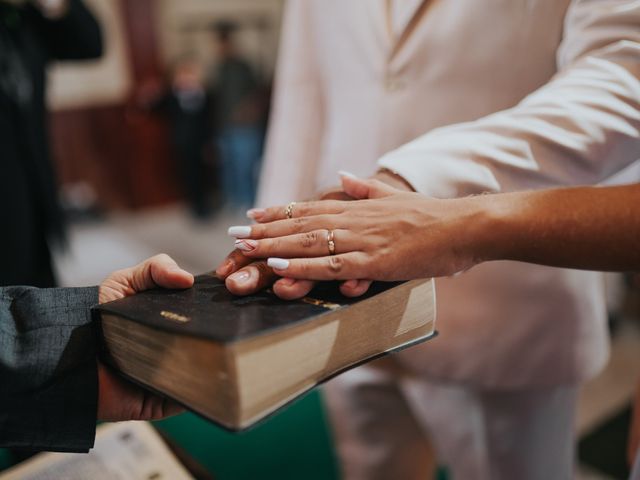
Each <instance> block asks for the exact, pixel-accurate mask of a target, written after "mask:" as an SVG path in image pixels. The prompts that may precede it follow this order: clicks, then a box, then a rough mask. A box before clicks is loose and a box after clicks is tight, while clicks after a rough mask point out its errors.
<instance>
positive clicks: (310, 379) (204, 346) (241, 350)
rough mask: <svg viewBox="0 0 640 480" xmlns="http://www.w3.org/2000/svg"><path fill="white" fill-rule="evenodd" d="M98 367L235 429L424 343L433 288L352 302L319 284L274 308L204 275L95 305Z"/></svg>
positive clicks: (375, 293) (264, 295)
mask: <svg viewBox="0 0 640 480" xmlns="http://www.w3.org/2000/svg"><path fill="white" fill-rule="evenodd" d="M94 310H95V312H96V314H97V315H98V316H99V317H100V318H101V324H102V333H103V338H104V343H105V350H106V356H105V360H106V361H107V362H108V363H110V364H111V365H112V366H113V367H115V368H116V369H117V370H119V371H120V372H122V373H123V374H124V375H125V376H127V377H129V378H130V379H132V380H134V381H135V382H137V383H139V384H141V385H142V386H144V387H147V388H149V389H151V390H153V391H156V392H158V393H161V394H163V395H166V396H167V397H170V398H172V399H174V400H176V401H177V402H179V403H181V404H183V405H184V406H185V407H187V408H188V409H190V410H192V411H194V412H196V413H198V414H200V415H202V416H204V417H206V418H208V419H210V420H212V421H214V422H216V423H218V424H220V425H222V426H223V427H225V428H227V429H230V430H242V429H245V428H247V427H249V426H251V425H253V424H254V423H256V422H257V421H259V420H261V419H263V418H265V417H266V416H268V415H270V414H272V413H274V412H275V411H277V410H278V409H279V408H281V407H283V406H284V405H286V404H287V403H289V402H291V401H292V400H294V399H296V398H297V397H299V396H301V395H302V394H304V393H305V392H307V391H308V390H310V389H311V388H313V387H314V386H316V385H318V384H319V383H321V382H323V381H325V380H327V379H329V378H331V377H332V376H334V375H336V374H338V373H340V372H342V371H344V370H346V369H348V368H351V367H353V366H356V365H358V364H361V363H363V362H366V361H368V360H371V359H373V358H376V357H378V356H380V355H382V354H384V353H387V352H391V351H395V350H399V349H402V348H406V347H408V346H411V345H413V344H416V343H419V342H422V341H424V340H426V339H428V338H430V337H432V336H433V335H434V325H435V295H434V285H433V280H430V279H425V280H412V281H409V282H403V283H382V282H380V283H374V284H373V285H372V287H371V289H370V291H369V292H368V293H367V294H366V295H363V296H362V297H359V298H355V299H351V298H347V297H344V296H342V295H341V294H340V293H339V290H338V288H337V284H335V283H330V282H327V283H321V284H319V286H318V287H317V288H315V289H314V290H313V291H312V292H311V294H310V295H309V296H308V297H305V298H303V299H301V300H296V301H284V300H280V299H279V298H277V297H276V296H275V295H274V294H273V293H272V292H270V291H263V292H260V293H256V294H254V295H250V296H246V297H237V296H234V295H232V294H231V293H230V292H229V291H228V290H227V289H226V287H225V285H224V282H222V281H220V280H218V279H217V278H215V277H214V276H211V275H201V276H198V277H196V281H195V284H194V286H193V287H192V288H189V289H186V290H161V289H157V290H148V291H146V292H142V293H140V294H137V295H133V296H130V297H126V298H123V299H120V300H116V301H113V302H109V303H105V304H102V305H99V306H97V307H95V309H94Z"/></svg>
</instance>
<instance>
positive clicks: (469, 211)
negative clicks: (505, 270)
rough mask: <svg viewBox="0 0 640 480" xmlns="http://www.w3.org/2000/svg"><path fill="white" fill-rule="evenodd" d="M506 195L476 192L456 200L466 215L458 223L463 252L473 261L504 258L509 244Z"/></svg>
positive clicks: (460, 245)
mask: <svg viewBox="0 0 640 480" xmlns="http://www.w3.org/2000/svg"><path fill="white" fill-rule="evenodd" d="M504 200H505V199H504V196H503V195H492V194H488V195H477V196H473V197H468V198H463V199H458V200H455V201H456V202H461V203H462V204H463V205H462V206H463V208H464V210H465V214H464V215H462V216H461V220H462V221H460V222H458V226H457V227H458V235H457V236H458V238H460V244H459V248H460V250H461V254H463V255H464V256H465V257H466V258H470V259H471V261H472V262H473V264H479V263H483V262H488V261H493V260H504V259H505V257H506V256H507V251H508V247H509V242H510V240H509V235H508V229H509V222H508V218H509V210H510V207H509V204H508V202H505V201H504Z"/></svg>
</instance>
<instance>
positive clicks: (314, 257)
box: [230, 176, 486, 280]
mask: <svg viewBox="0 0 640 480" xmlns="http://www.w3.org/2000/svg"><path fill="white" fill-rule="evenodd" d="M342 185H343V188H344V191H345V192H346V193H347V194H349V195H351V196H352V197H354V198H359V199H362V198H365V199H368V200H360V201H352V202H341V201H322V202H308V203H300V204H296V205H295V208H294V210H293V214H294V218H292V219H286V218H285V216H284V208H283V207H281V206H280V207H274V208H268V209H264V210H258V211H254V212H253V217H254V219H255V220H256V221H258V222H260V223H258V224H256V225H253V226H246V227H233V228H232V229H230V233H231V234H232V235H233V234H235V235H234V236H236V237H237V240H236V248H237V249H239V250H241V251H242V252H243V254H244V255H246V256H247V257H249V258H269V265H270V266H271V267H272V268H273V269H274V271H275V273H277V274H278V275H281V276H283V277H287V278H294V279H309V280H333V279H337V280H347V279H352V278H362V279H368V280H408V279H412V278H421V277H431V276H442V275H451V274H454V273H456V272H459V271H461V270H466V269H468V268H470V267H472V266H473V265H475V264H476V263H478V262H479V261H481V260H482V259H483V258H482V255H481V253H482V252H481V247H482V245H483V242H482V239H481V238H479V237H478V235H479V234H480V233H481V227H484V226H485V220H486V215H485V212H484V210H483V208H482V205H483V202H482V201H481V199H479V198H478V197H475V198H474V199H473V200H471V199H457V200H437V199H432V198H429V197H425V196H424V195H421V194H418V193H406V192H402V191H400V190H396V189H394V188H391V187H389V186H387V185H385V184H383V183H381V182H379V181H376V180H359V179H356V178H353V177H346V176H344V177H343V179H342ZM330 231H332V232H333V240H334V244H335V254H334V255H330V251H329V241H328V233H329V232H330ZM470 237H472V238H473V239H474V242H473V245H474V248H473V250H472V249H471V248H470V246H471V242H469V241H467V239H468V238H470Z"/></svg>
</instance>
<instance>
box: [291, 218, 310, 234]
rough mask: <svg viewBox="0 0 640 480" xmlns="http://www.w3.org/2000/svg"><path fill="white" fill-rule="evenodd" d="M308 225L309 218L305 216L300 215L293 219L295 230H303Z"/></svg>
mask: <svg viewBox="0 0 640 480" xmlns="http://www.w3.org/2000/svg"><path fill="white" fill-rule="evenodd" d="M306 225H307V219H306V218H305V217H298V218H294V219H293V230H294V232H301V231H302V230H304V228H305V226H306Z"/></svg>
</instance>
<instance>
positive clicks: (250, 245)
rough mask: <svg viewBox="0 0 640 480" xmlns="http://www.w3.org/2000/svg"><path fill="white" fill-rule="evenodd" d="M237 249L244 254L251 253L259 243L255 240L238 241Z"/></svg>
mask: <svg viewBox="0 0 640 480" xmlns="http://www.w3.org/2000/svg"><path fill="white" fill-rule="evenodd" d="M235 245H236V248H237V249H238V250H242V251H243V252H251V251H253V250H255V249H256V247H257V246H258V242H256V241H255V240H236V243H235Z"/></svg>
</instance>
